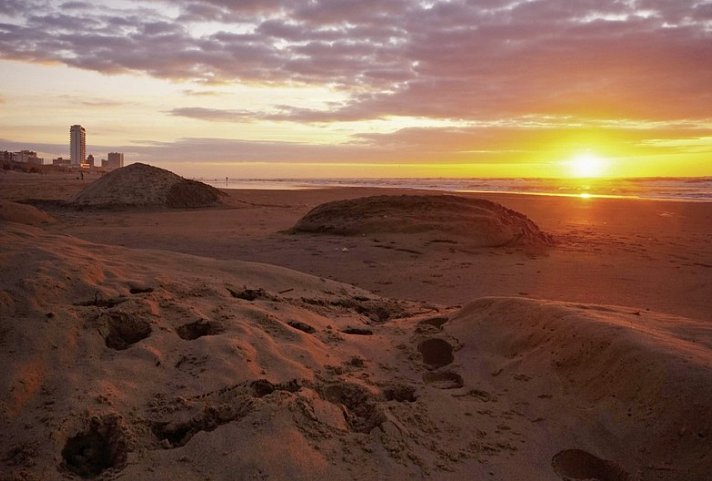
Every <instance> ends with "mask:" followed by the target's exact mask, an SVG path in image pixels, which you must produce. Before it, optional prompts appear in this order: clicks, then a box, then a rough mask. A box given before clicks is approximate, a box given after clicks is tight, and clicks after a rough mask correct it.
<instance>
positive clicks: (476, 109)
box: [0, 0, 712, 122]
mask: <svg viewBox="0 0 712 481" xmlns="http://www.w3.org/2000/svg"><path fill="white" fill-rule="evenodd" d="M118 5H122V6H121V7H105V8H104V7H102V8H99V7H92V6H90V5H88V4H84V3H82V2H69V4H64V6H61V5H60V3H58V2H19V1H16V0H12V1H8V2H3V4H2V7H1V8H2V10H0V13H4V14H5V15H6V16H9V17H11V18H14V21H13V22H11V23H5V24H0V57H3V58H10V59H19V60H25V61H35V62H46V61H56V62H62V63H64V64H67V65H70V66H74V67H79V68H84V69H89V70H95V71H99V72H103V73H109V74H112V73H118V72H139V73H144V74H148V75H151V76H154V77H158V78H166V79H171V80H192V81H196V82H201V83H205V84H211V83H221V82H258V83H270V84H274V83H277V84H294V83H303V84H312V85H319V86H326V87H330V88H333V89H339V90H342V91H344V92H346V93H347V94H348V96H349V98H348V101H347V102H344V103H342V104H338V105H333V106H331V108H328V109H325V110H322V111H318V110H309V109H303V108H292V107H286V108H284V109H282V110H281V111H280V112H278V113H276V114H269V113H268V114H265V115H266V116H268V117H269V116H270V115H271V118H273V119H275V120H291V121H298V122H331V121H351V120H361V119H375V118H383V117H388V116H410V117H427V118H447V119H466V120H481V119H491V118H495V117H498V118H506V117H512V116H522V115H542V116H551V115H554V116H567V115H574V116H578V117H580V118H592V119H605V118H629V119H649V120H650V119H661V120H666V119H685V118H696V119H703V118H710V117H712V113H711V112H710V108H709V105H712V87H711V86H712V69H710V68H709V59H710V58H712V31H710V29H709V22H710V19H711V18H712V6H711V5H712V4H710V3H709V2H700V1H697V0H695V1H693V0H680V1H677V2H671V1H669V0H638V1H636V2H629V1H619V0H607V1H596V2H593V1H581V2H572V1H570V0H537V1H528V2H524V1H510V0H506V1H505V0H482V1H477V2H472V1H466V0H450V1H445V0H432V1H430V2H411V1H406V0H314V1H311V2H288V1H286V0H242V1H234V0H207V1H202V2H200V1H196V0H178V1H177V2H172V3H171V5H172V9H171V12H172V13H168V12H166V9H165V5H164V3H162V2H160V1H158V0H156V1H147V0H144V1H141V2H138V1H136V2H130V1H127V2H122V3H121V4H118ZM70 13H71V14H70ZM174 114H176V115H184V116H192V117H193V118H203V119H208V120H229V119H230V118H231V117H232V118H236V119H238V121H242V120H243V119H244V115H243V114H242V113H240V112H232V113H230V112H229V111H228V112H227V114H225V112H222V113H221V112H220V111H204V110H195V109H192V110H189V109H183V111H182V112H181V111H177V112H175V113H174Z"/></svg>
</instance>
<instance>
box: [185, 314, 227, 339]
mask: <svg viewBox="0 0 712 481" xmlns="http://www.w3.org/2000/svg"><path fill="white" fill-rule="evenodd" d="M224 331H225V328H224V327H223V325H222V324H220V323H219V322H213V321H206V320H204V319H199V320H197V321H195V322H190V323H188V324H183V325H182V326H180V327H179V328H178V329H176V332H177V333H178V335H179V336H180V338H181V339H185V340H186V341H193V340H195V339H198V338H199V337H203V336H214V335H215V334H220V333H221V332H224Z"/></svg>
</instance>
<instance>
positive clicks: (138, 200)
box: [69, 163, 223, 208]
mask: <svg viewBox="0 0 712 481" xmlns="http://www.w3.org/2000/svg"><path fill="white" fill-rule="evenodd" d="M222 195H223V194H222V193H221V192H220V191H219V190H218V189H216V188H214V187H211V186H209V185H207V184H204V183H202V182H198V181H195V180H188V179H184V178H183V177H180V176H178V175H176V174H174V173H173V172H170V171H168V170H165V169H160V168H158V167H153V166H150V165H146V164H142V163H135V164H131V165H128V166H126V167H123V168H121V169H117V170H114V171H112V172H109V173H108V174H106V175H105V176H103V177H101V178H100V179H98V180H96V181H94V182H92V183H91V184H89V185H88V186H87V187H86V188H85V189H84V190H82V191H81V192H79V193H78V194H77V195H76V196H74V198H73V199H72V200H71V201H70V202H69V204H70V205H72V206H75V207H97V208H122V207H170V208H197V207H210V206H214V205H218V204H219V203H220V197H221V196H222Z"/></svg>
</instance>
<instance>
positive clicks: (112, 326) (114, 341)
mask: <svg viewBox="0 0 712 481" xmlns="http://www.w3.org/2000/svg"><path fill="white" fill-rule="evenodd" d="M104 316H105V317H108V327H109V332H108V334H107V335H106V337H105V338H104V342H105V343H106V347H110V348H111V349H116V350H117V351H123V350H124V349H128V347H129V346H131V345H132V344H136V343H137V342H138V341H140V340H141V339H146V338H147V337H148V336H149V335H150V334H151V324H150V323H149V322H148V321H144V320H143V319H137V318H134V317H131V316H129V315H128V314H126V313H124V312H111V313H107V314H104Z"/></svg>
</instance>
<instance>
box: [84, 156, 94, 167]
mask: <svg viewBox="0 0 712 481" xmlns="http://www.w3.org/2000/svg"><path fill="white" fill-rule="evenodd" d="M86 163H87V164H89V166H90V167H94V156H93V155H91V154H89V155H87V161H86Z"/></svg>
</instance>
